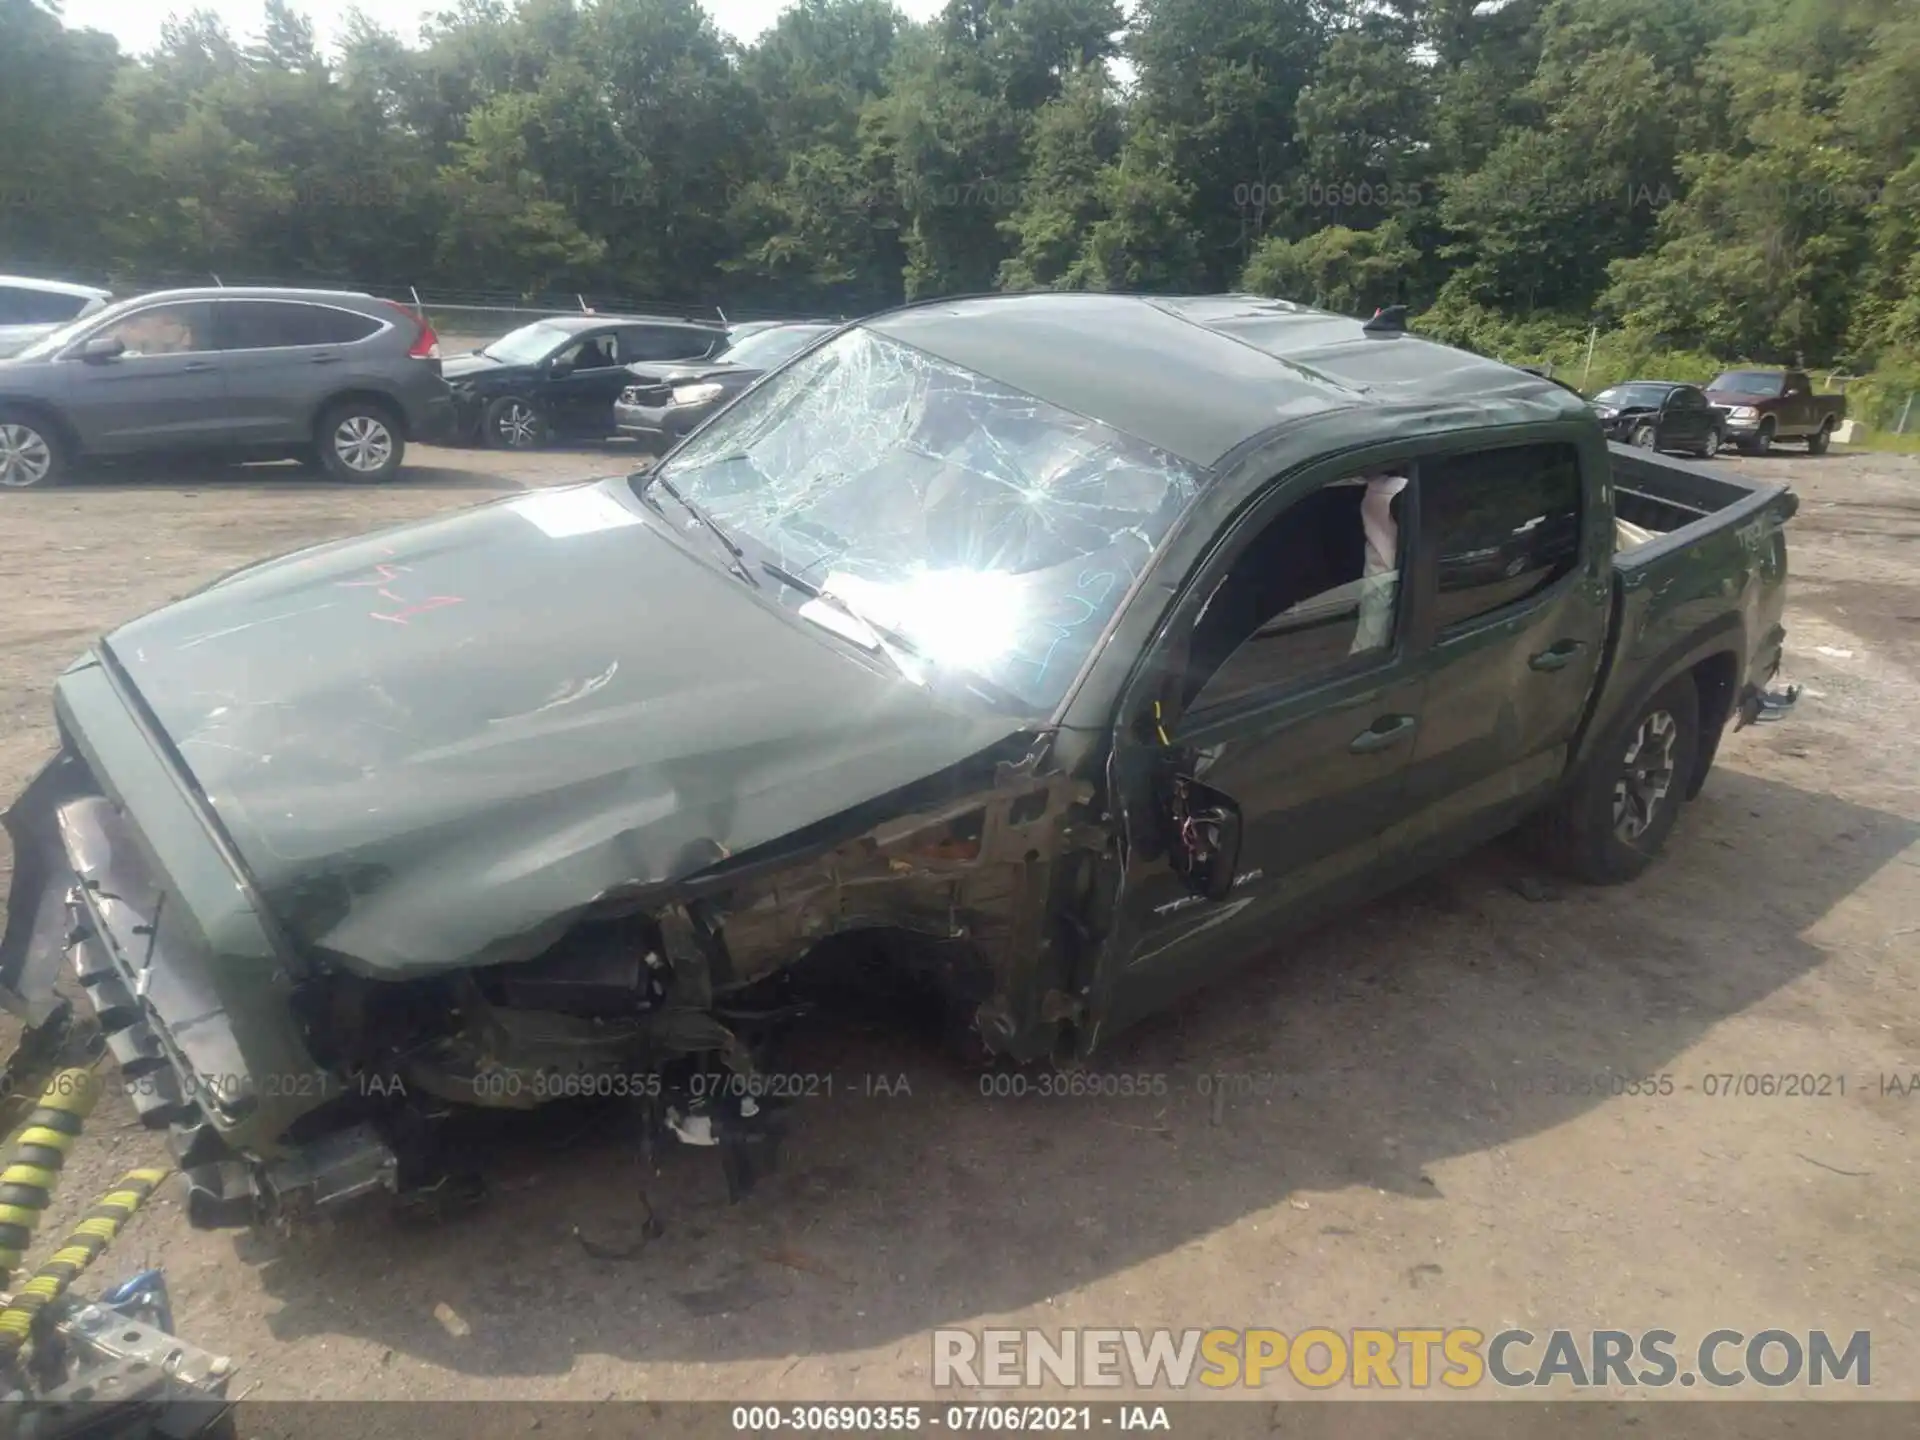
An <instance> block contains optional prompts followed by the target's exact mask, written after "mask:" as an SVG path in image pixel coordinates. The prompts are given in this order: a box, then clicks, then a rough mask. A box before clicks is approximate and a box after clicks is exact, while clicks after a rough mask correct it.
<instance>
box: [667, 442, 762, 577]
mask: <svg viewBox="0 0 1920 1440" xmlns="http://www.w3.org/2000/svg"><path fill="white" fill-rule="evenodd" d="M655 485H658V486H659V487H660V488H661V489H662V490H664V491H666V492H667V494H669V495H671V496H672V497H673V498H674V499H675V500H676V501H677V502H679V505H680V508H681V509H683V510H685V511H686V512H687V514H689V515H691V516H692V517H693V518H694V519H695V520H697V521H698V522H699V523H700V524H701V525H703V526H705V527H706V528H707V530H708V531H710V532H711V533H712V535H713V538H714V539H716V540H718V541H719V542H720V544H721V545H722V546H724V547H725V549H726V552H727V568H728V569H729V570H731V571H733V573H734V574H736V575H738V576H739V577H740V578H741V579H742V580H744V581H746V582H747V583H748V584H749V585H751V586H753V588H754V589H756V590H758V589H759V588H760V582H759V581H758V580H756V579H754V576H753V571H751V570H749V569H748V568H747V562H746V561H745V560H744V559H743V558H742V557H743V556H744V555H745V554H746V551H744V550H742V549H741V548H740V547H739V545H737V544H735V543H734V539H733V537H732V536H731V535H729V534H727V532H726V530H725V529H724V528H723V527H722V526H721V524H720V522H719V521H718V520H716V519H714V518H713V517H712V516H711V515H709V514H707V512H706V511H705V510H703V509H701V508H700V507H699V506H698V505H696V504H694V503H693V501H691V500H689V499H687V497H686V496H684V495H682V494H681V493H680V491H679V488H678V487H677V486H676V485H675V484H674V483H673V482H672V481H671V480H669V479H667V477H666V476H664V475H662V474H661V473H660V472H659V471H657V470H656V471H654V472H652V473H651V474H649V475H648V476H647V478H646V479H645V480H644V481H643V482H641V485H640V498H641V499H642V500H645V499H646V498H647V492H648V491H649V490H651V489H652V488H653V487H654V486H655ZM656 508H658V507H657V506H656Z"/></svg>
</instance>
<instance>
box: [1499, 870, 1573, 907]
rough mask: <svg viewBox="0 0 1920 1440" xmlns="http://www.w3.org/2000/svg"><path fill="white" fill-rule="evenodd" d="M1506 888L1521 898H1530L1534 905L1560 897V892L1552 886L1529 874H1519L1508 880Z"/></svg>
mask: <svg viewBox="0 0 1920 1440" xmlns="http://www.w3.org/2000/svg"><path fill="white" fill-rule="evenodd" d="M1507 888H1508V889H1510V890H1512V891H1513V893H1514V894H1516V895H1518V896H1519V897H1520V898H1521V899H1522V900H1531V901H1532V902H1533V903H1534V904H1536V905H1537V904H1539V903H1541V902H1542V901H1551V900H1558V899H1559V898H1560V892H1559V891H1558V890H1556V889H1555V888H1554V887H1553V886H1551V885H1548V884H1545V883H1544V882H1542V881H1540V880H1537V879H1535V878H1534V877H1533V876H1531V875H1521V876H1519V877H1518V878H1516V879H1514V880H1510V881H1508V882H1507Z"/></svg>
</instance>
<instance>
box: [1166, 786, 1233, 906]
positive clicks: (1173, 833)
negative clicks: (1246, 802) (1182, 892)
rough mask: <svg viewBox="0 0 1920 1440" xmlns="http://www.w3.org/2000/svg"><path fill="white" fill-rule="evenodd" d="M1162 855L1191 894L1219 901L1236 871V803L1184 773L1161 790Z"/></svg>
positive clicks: (1225, 895)
mask: <svg viewBox="0 0 1920 1440" xmlns="http://www.w3.org/2000/svg"><path fill="white" fill-rule="evenodd" d="M1167 802H1168V803H1167V815H1166V818H1167V822H1168V824H1167V858H1168V860H1169V861H1170V862H1171V863H1172V866H1173V870H1174V873H1175V874H1177V875H1179V876H1180V878H1181V879H1182V880H1184V881H1185V882H1186V884H1187V888H1188V889H1189V890H1191V891H1193V893H1194V894H1196V895H1198V896H1200V897H1201V898H1202V899H1206V900H1215V901H1218V900H1224V899H1226V898H1227V896H1229V895H1231V894H1232V893H1233V882H1234V879H1235V877H1236V876H1238V875H1239V873H1240V848H1241V822H1240V807H1239V806H1238V805H1235V804H1234V803H1233V801H1231V800H1229V799H1228V798H1227V797H1226V796H1225V795H1222V794H1221V793H1220V792H1219V791H1217V790H1212V789H1209V788H1208V787H1207V786H1205V785H1202V784H1201V783H1200V782H1199V781H1197V780H1195V779H1193V778H1192V777H1191V776H1188V775H1185V774H1178V773H1176V774H1174V775H1173V776H1172V777H1171V782H1170V785H1169V788H1168V791H1167Z"/></svg>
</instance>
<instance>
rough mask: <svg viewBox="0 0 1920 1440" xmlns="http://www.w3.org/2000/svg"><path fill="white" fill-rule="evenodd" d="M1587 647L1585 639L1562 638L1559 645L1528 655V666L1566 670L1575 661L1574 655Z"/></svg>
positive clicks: (1531, 667) (1534, 668) (1535, 668)
mask: <svg viewBox="0 0 1920 1440" xmlns="http://www.w3.org/2000/svg"><path fill="white" fill-rule="evenodd" d="M1586 648H1587V647H1586V644H1585V643H1584V642H1583V641H1579V640H1562V641H1561V642H1560V643H1559V644H1558V645H1554V646H1552V647H1550V648H1548V649H1546V650H1542V651H1541V652H1540V653H1539V654H1538V655H1533V656H1530V657H1528V659H1527V666H1528V668H1529V669H1533V670H1564V669H1566V668H1567V666H1569V665H1571V664H1572V663H1573V657H1574V656H1576V655H1578V654H1579V653H1580V652H1581V651H1582V650H1584V649H1586Z"/></svg>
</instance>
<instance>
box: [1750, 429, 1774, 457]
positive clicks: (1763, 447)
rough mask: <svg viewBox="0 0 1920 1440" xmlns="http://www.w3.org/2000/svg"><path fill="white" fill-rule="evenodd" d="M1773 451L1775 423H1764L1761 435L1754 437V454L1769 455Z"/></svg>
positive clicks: (1760, 431)
mask: <svg viewBox="0 0 1920 1440" xmlns="http://www.w3.org/2000/svg"><path fill="white" fill-rule="evenodd" d="M1772 451H1773V422H1772V421H1771V420H1767V421H1764V422H1762V424H1761V426H1760V430H1759V433H1758V434H1756V435H1755V436H1754V437H1753V453H1754V454H1756V455H1767V454H1770V453H1772Z"/></svg>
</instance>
